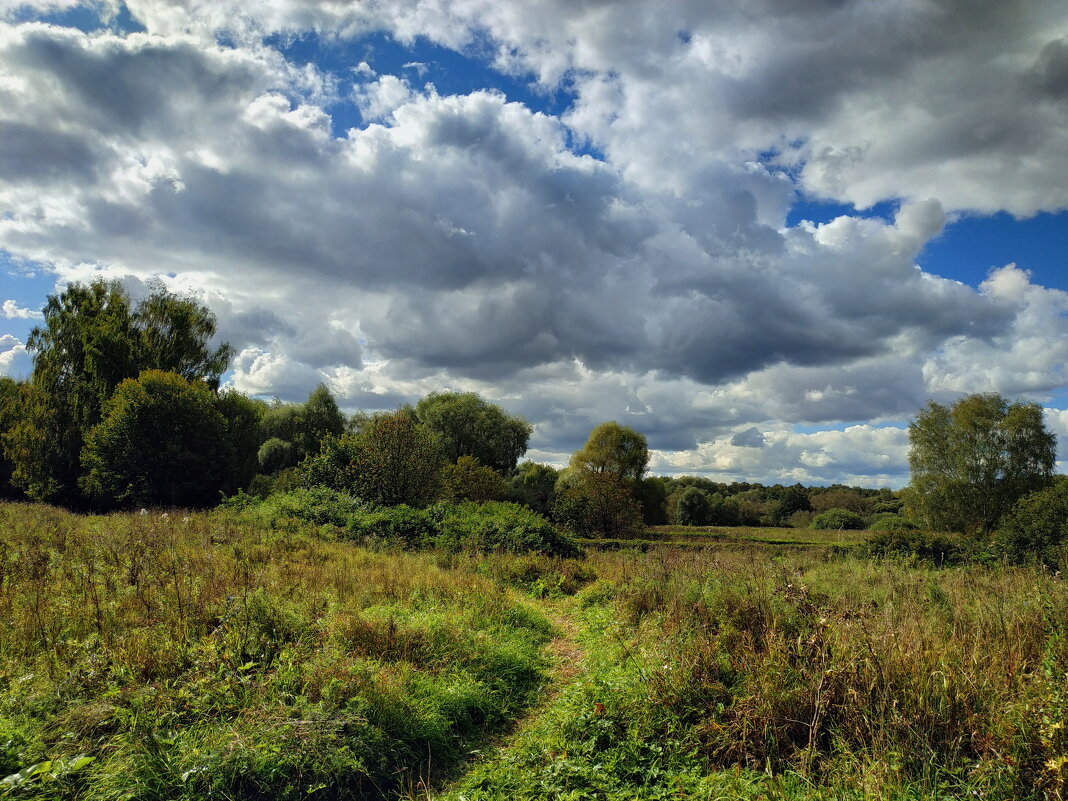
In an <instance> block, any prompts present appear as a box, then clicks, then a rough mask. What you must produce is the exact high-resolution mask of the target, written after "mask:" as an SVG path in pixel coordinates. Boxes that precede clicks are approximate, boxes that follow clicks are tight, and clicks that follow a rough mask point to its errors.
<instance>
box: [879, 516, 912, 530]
mask: <svg viewBox="0 0 1068 801" xmlns="http://www.w3.org/2000/svg"><path fill="white" fill-rule="evenodd" d="M917 529H919V526H917V525H916V524H915V523H913V522H912V521H911V520H906V519H905V518H903V517H898V516H897V515H889V516H887V517H880V518H879V519H877V520H875V521H874V522H873V523H872V524H871V525H870V526H868V530H869V531H916V530H917Z"/></svg>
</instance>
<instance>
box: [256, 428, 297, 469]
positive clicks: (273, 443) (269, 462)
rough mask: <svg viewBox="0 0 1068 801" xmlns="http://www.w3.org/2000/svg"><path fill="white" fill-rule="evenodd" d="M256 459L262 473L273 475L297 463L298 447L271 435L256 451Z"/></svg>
mask: <svg viewBox="0 0 1068 801" xmlns="http://www.w3.org/2000/svg"><path fill="white" fill-rule="evenodd" d="M256 461H257V463H258V464H259V467H260V472H261V473H263V474H264V475H268V476H269V475H273V474H274V473H277V472H278V471H280V470H285V469H286V468H287V467H293V465H295V464H296V463H297V449H296V447H295V446H294V445H293V443H292V442H288V441H287V440H284V439H279V438H278V437H271V438H270V439H269V440H267V441H266V442H264V443H263V444H262V445H260V447H259V450H258V451H257V452H256Z"/></svg>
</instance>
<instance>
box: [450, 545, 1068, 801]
mask: <svg viewBox="0 0 1068 801" xmlns="http://www.w3.org/2000/svg"><path fill="white" fill-rule="evenodd" d="M589 561H590V566H591V568H592V569H594V570H595V571H596V573H597V574H598V575H599V576H600V579H599V580H598V581H597V582H594V583H592V584H590V585H589V586H588V587H587V588H586V589H584V590H582V591H581V592H580V593H579V595H578V596H577V601H576V603H577V604H580V605H582V606H584V609H583V611H581V612H580V614H582V615H584V616H585V617H586V620H587V632H588V634H587V637H588V640H587V643H586V649H587V652H588V653H589V655H590V656H589V663H588V670H587V673H586V674H585V678H584V679H582V680H581V681H578V682H576V684H575V685H574V686H572V687H571V688H570V689H569V690H568V691H567V692H566V693H565V694H563V695H562V696H561V697H560V698H559V699H558V701H557V702H556V705H555V706H554V709H553V710H551V711H550V712H549V713H548V714H547V715H546V717H545V719H544V720H543V721H542V724H541V725H540V726H539V727H535V728H532V729H531V730H530V731H528V732H527V733H525V735H524V737H523V738H521V740H520V741H519V742H518V743H517V744H516V745H515V747H513V748H511V749H508V750H506V751H504V752H503V753H502V754H501V755H499V757H498V758H497V759H496V761H493V762H490V763H488V764H487V765H484V766H482V767H480V768H479V769H478V770H476V771H475V772H473V773H472V774H471V775H470V776H469V777H468V778H467V779H466V781H465V783H464V784H463V785H462V786H461V787H460V788H459V789H458V790H457V793H456V795H455V796H454V797H457V798H459V797H461V796H462V797H464V798H467V799H475V798H501V799H503V798H605V799H608V798H611V799H622V798H658V797H679V795H683V796H685V797H693V798H719V797H738V798H749V797H752V798H758V797H759V798H768V797H783V798H830V797H834V798H932V799H933V798H963V797H982V798H999V799H1053V798H1057V799H1059V798H1062V797H1063V796H1064V794H1065V787H1064V782H1065V779H1066V778H1068V772H1066V765H1068V735H1066V732H1065V722H1066V721H1065V718H1066V717H1068V708H1066V706H1065V701H1066V700H1068V699H1066V693H1068V681H1066V675H1068V674H1066V669H1068V636H1066V634H1068V631H1066V629H1068V591H1066V588H1065V585H1064V582H1063V581H1062V580H1061V579H1060V577H1059V576H1054V575H1050V574H1048V573H1045V572H1042V571H1040V570H1031V569H1019V568H1013V569H989V568H983V567H968V568H954V569H951V570H943V571H936V570H933V569H925V568H917V567H914V566H906V565H903V564H899V563H894V562H889V561H887V562H871V561H863V560H858V559H855V558H831V557H829V556H828V555H826V554H823V553H819V552H815V551H812V552H807V553H806V552H802V551H797V550H791V551H789V552H784V553H779V554H777V555H772V554H769V552H768V551H767V550H762V549H751V550H749V551H721V552H699V551H693V550H669V549H660V550H657V551H655V552H650V553H649V554H645V555H640V554H606V553H601V554H591V556H590V560H589Z"/></svg>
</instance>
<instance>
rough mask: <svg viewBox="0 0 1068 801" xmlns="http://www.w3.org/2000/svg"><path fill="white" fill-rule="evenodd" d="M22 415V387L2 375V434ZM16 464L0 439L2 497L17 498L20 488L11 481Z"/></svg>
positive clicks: (0, 377) (0, 403)
mask: <svg viewBox="0 0 1068 801" xmlns="http://www.w3.org/2000/svg"><path fill="white" fill-rule="evenodd" d="M21 415H22V387H21V386H20V385H19V383H18V382H17V381H15V380H14V379H12V378H8V377H7V376H0V435H3V434H4V433H5V432H7V431H10V430H11V429H12V428H14V427H15V425H16V424H17V423H18V421H19V418H20V417H21ZM14 472H15V464H14V462H12V460H11V459H10V458H9V457H8V455H7V454H6V453H5V451H4V448H3V441H2V440H0V498H17V497H18V496H19V492H18V490H17V489H16V488H15V486H14V485H13V484H12V483H11V478H12V475H13V474H14Z"/></svg>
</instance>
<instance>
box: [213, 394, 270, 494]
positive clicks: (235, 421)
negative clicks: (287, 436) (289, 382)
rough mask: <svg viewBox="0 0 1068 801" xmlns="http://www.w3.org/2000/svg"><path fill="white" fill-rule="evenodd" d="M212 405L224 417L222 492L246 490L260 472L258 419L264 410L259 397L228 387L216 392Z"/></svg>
mask: <svg viewBox="0 0 1068 801" xmlns="http://www.w3.org/2000/svg"><path fill="white" fill-rule="evenodd" d="M215 407H216V408H217V409H218V410H219V413H220V414H221V415H222V416H223V418H224V419H225V420H226V441H225V450H226V462H227V464H228V466H229V472H228V475H227V480H226V482H225V487H224V492H226V494H227V495H230V494H233V493H234V492H237V490H239V489H247V488H248V486H249V485H250V484H251V483H252V479H253V477H255V475H256V473H258V472H259V460H258V458H257V456H258V452H259V446H260V439H261V433H260V420H262V419H263V415H264V414H265V413H266V411H267V404H266V403H265V402H264V401H262V400H256V399H255V398H250V397H248V396H247V395H243V394H242V393H240V392H238V391H237V390H234V389H231V390H227V391H225V392H221V393H219V395H218V396H217V398H216V400H215Z"/></svg>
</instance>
